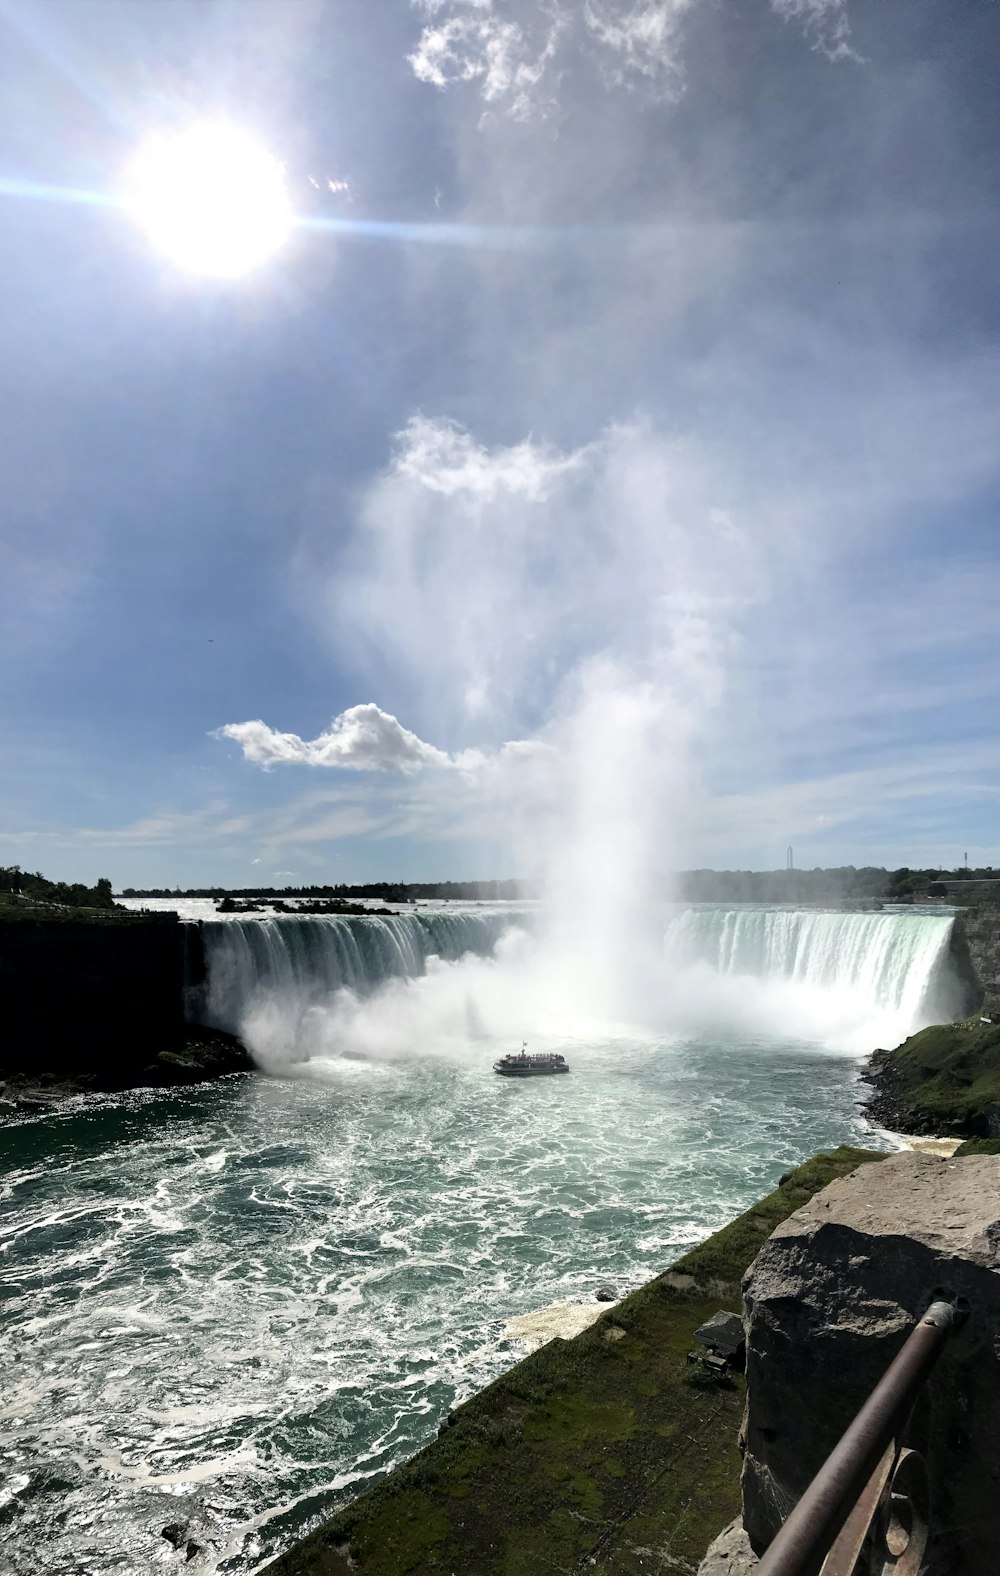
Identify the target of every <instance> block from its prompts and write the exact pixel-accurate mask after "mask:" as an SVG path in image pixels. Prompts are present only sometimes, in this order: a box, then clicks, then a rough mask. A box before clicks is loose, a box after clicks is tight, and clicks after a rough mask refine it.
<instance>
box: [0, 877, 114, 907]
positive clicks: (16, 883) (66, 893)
mask: <svg viewBox="0 0 1000 1576" xmlns="http://www.w3.org/2000/svg"><path fill="white" fill-rule="evenodd" d="M49 904H54V905H56V906H57V907H60V908H103V909H113V908H114V907H115V901H114V898H113V897H112V895H111V882H110V881H108V880H106V879H105V878H104V877H102V878H101V879H100V880H99V881H98V883H97V885H96V886H92V887H88V886H83V885H82V884H81V883H80V882H79V881H77V882H74V883H73V884H72V885H69V884H67V883H66V882H65V881H49V880H47V879H46V877H45V876H43V875H42V874H41V872H40V871H38V870H22V869H21V867H20V865H0V909H3V910H4V911H5V917H7V914H6V911H9V910H12V909H15V908H26V907H42V906H45V905H49Z"/></svg>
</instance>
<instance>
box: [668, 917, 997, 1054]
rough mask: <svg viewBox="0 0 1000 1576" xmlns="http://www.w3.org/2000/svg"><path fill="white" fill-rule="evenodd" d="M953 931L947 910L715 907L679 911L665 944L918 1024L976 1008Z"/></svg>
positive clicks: (694, 957)
mask: <svg viewBox="0 0 1000 1576" xmlns="http://www.w3.org/2000/svg"><path fill="white" fill-rule="evenodd" d="M953 925H954V920H953V918H952V917H951V916H950V915H941V914H919V913H917V914H914V913H906V914H901V913H878V914H873V913H853V914H852V913H821V912H817V911H795V910H785V909H755V908H746V909H735V908H733V909H723V908H712V907H707V906H706V907H704V908H690V909H685V910H682V911H680V912H679V913H677V914H676V915H675V916H674V917H673V919H672V920H671V921H670V922H669V924H668V927H667V932H666V938H665V947H666V953H667V956H668V958H670V959H672V960H674V961H675V962H677V963H687V964H690V963H701V964H703V965H706V964H707V965H708V966H709V967H710V968H711V969H713V970H714V971H715V972H716V973H719V974H724V975H742V976H744V977H750V978H753V979H755V980H760V981H765V982H774V983H777V982H780V981H787V982H790V983H793V984H796V985H801V986H807V987H813V988H815V989H817V990H821V991H826V992H833V993H840V994H843V995H848V994H849V995H851V996H852V997H854V998H855V999H859V1000H864V1001H866V1002H867V1003H868V1004H869V1005H870V1006H871V1008H872V1010H873V1011H874V1012H891V1013H896V1014H898V1015H899V1017H900V1019H901V1020H903V1021H906V1022H908V1023H912V1024H913V1025H914V1026H916V1025H918V1024H920V1023H929V1022H933V1021H935V1019H936V1020H937V1021H941V1020H942V1019H948V1018H952V1017H955V1016H957V1015H960V1014H961V1013H962V1012H963V1011H969V1010H971V1006H970V1004H969V1002H968V1001H967V997H968V987H967V984H966V983H965V982H963V981H962V980H961V979H960V978H959V977H958V975H957V974H956V972H955V970H954V969H953V967H952V960H951V956H950V948H951V938H952V928H953Z"/></svg>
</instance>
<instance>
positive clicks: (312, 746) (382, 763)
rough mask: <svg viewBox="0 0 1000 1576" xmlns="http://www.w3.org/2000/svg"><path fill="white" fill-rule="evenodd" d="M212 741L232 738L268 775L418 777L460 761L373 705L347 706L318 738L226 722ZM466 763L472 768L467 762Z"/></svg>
mask: <svg viewBox="0 0 1000 1576" xmlns="http://www.w3.org/2000/svg"><path fill="white" fill-rule="evenodd" d="M212 736H213V738H216V739H233V740H235V742H236V743H237V744H238V745H239V746H240V749H241V750H242V751H243V754H244V756H245V758H246V759H247V760H248V761H251V762H252V763H253V764H254V765H255V766H262V767H263V768H264V769H265V770H267V769H268V768H270V767H272V766H279V765H282V766H326V767H336V768H339V769H340V770H342V771H355V772H403V773H409V772H416V771H422V770H424V769H425V768H426V767H437V768H438V769H441V768H449V767H455V766H459V765H461V764H462V758H461V757H456V756H451V755H448V754H447V753H446V752H445V751H444V750H439V749H436V748H435V746H434V745H433V744H427V743H426V742H425V741H424V740H423V739H420V738H418V737H417V735H416V734H415V733H411V732H410V730H409V728H404V727H403V725H402V723H401V722H399V721H398V720H397V718H395V717H393V716H392V715H391V713H389V712H387V711H383V710H382V709H381V707H379V706H376V705H375V704H374V702H372V701H368V702H366V703H364V704H362V705H359V706H349V707H348V708H347V710H346V711H342V712H341V713H340V715H339V716H337V717H334V719H333V721H332V722H331V723H330V726H329V728H327V729H326V730H325V731H324V732H323V733H320V734H318V735H317V737H316V738H315V739H302V738H300V737H299V735H298V734H297V733H280V732H279V731H278V729H276V728H271V727H268V725H267V723H266V722H262V721H260V720H259V719H258V720H257V721H253V722H228V723H226V724H224V726H223V727H221V728H217V729H215V731H214V733H213V735H212ZM466 764H467V765H468V764H472V762H471V760H470V759H469V758H468V757H467V758H466Z"/></svg>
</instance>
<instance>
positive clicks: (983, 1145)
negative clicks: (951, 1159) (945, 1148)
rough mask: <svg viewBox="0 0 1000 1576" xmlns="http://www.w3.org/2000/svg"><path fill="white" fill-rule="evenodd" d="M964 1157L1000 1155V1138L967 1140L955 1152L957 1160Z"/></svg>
mask: <svg viewBox="0 0 1000 1576" xmlns="http://www.w3.org/2000/svg"><path fill="white" fill-rule="evenodd" d="M962 1155H1000V1138H967V1139H966V1140H965V1143H964V1144H959V1146H958V1148H957V1149H956V1150H955V1159H956V1160H957V1159H959V1158H960V1157H961V1156H962Z"/></svg>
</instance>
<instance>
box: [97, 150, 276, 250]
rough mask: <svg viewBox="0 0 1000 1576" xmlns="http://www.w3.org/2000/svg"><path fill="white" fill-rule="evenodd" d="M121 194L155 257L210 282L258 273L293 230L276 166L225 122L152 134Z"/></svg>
mask: <svg viewBox="0 0 1000 1576" xmlns="http://www.w3.org/2000/svg"><path fill="white" fill-rule="evenodd" d="M122 195H123V198H124V201H125V204H126V207H127V208H128V209H129V210H130V212H131V213H132V215H133V217H134V218H135V219H136V221H137V222H138V224H139V225H140V226H141V228H142V229H143V230H144V231H145V232H146V235H147V236H148V237H149V240H150V241H151V242H152V244H153V246H154V247H155V248H156V250H157V251H159V252H162V253H163V255H164V256H166V257H168V258H169V259H170V261H171V262H173V263H175V264H176V265H177V267H178V268H182V269H184V270H185V271H186V272H187V273H192V274H201V275H204V276H207V277H211V278H216V279H236V278H238V277H239V276H240V275H241V274H247V273H250V272H251V271H252V270H253V269H255V268H259V267H260V266H261V265H262V264H263V263H266V262H267V261H268V260H269V259H270V258H272V257H274V256H275V254H276V253H277V252H279V251H280V250H281V248H282V246H283V245H284V244H285V242H286V241H287V240H288V237H289V235H290V233H291V229H292V209H291V203H290V201H289V197H288V191H287V188H286V185H285V172H284V169H283V167H282V165H281V164H280V163H279V162H278V160H277V159H276V158H275V157H274V156H273V154H271V153H269V152H268V151H267V149H266V148H265V147H263V146H262V145H261V144H260V143H259V142H258V141H257V140H256V138H255V137H253V136H251V135H250V133H249V132H247V131H244V130H243V129H242V128H241V127H239V126H234V125H231V124H229V123H228V122H226V121H206V122H201V123H198V124H195V125H190V126H186V127H183V128H181V129H178V130H173V131H160V132H153V133H151V134H150V135H149V136H148V137H146V139H145V140H144V141H143V142H142V143H141V144H140V146H139V147H138V148H137V150H136V152H135V154H134V156H133V158H132V159H131V161H130V163H129V164H128V166H127V168H126V170H125V175H124V180H123V193H122Z"/></svg>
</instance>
